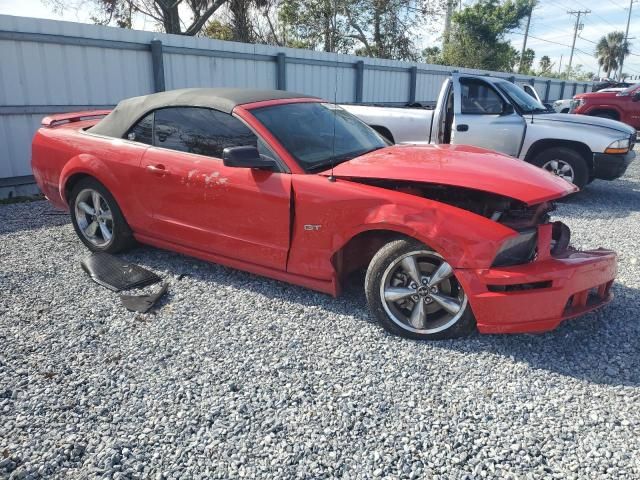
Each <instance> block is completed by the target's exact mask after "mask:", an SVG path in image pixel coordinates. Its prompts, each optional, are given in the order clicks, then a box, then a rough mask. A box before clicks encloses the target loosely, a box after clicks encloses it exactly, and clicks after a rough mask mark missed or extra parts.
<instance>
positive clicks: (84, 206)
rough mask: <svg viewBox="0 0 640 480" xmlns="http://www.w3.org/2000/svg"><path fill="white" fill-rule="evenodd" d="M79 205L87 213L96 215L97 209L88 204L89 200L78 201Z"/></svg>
mask: <svg viewBox="0 0 640 480" xmlns="http://www.w3.org/2000/svg"><path fill="white" fill-rule="evenodd" d="M78 207H80V210H82V211H83V212H84V213H86V214H87V215H95V214H96V211H95V210H94V209H93V208H91V207H90V206H89V205H88V204H87V202H79V203H78Z"/></svg>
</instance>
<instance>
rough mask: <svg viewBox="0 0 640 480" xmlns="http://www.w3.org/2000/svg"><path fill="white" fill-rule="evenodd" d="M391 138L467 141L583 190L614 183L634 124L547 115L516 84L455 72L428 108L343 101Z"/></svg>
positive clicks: (629, 156)
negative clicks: (598, 180)
mask: <svg viewBox="0 0 640 480" xmlns="http://www.w3.org/2000/svg"><path fill="white" fill-rule="evenodd" d="M342 107H343V108H344V109H346V110H347V111H349V112H351V113H353V114H354V115H356V116H357V117H359V118H360V119H362V120H363V121H365V122H366V123H367V124H369V125H370V126H372V127H373V128H375V129H376V130H377V131H378V132H380V133H381V134H382V135H384V136H385V137H387V138H388V139H389V140H391V141H392V142H395V143H435V144H442V143H444V144H447V143H450V144H467V145H475V146H478V147H484V148H487V149H491V150H496V151H499V152H503V153H505V154H508V155H511V156H513V157H518V158H520V159H522V160H525V161H527V162H530V163H532V164H534V165H538V166H540V167H542V168H544V169H546V170H548V171H549V172H552V173H554V174H556V175H559V176H560V177H562V178H564V179H565V180H568V181H570V182H572V183H574V184H575V185H577V186H578V187H580V188H582V187H584V186H585V185H586V184H587V183H589V182H590V181H592V180H593V179H594V178H601V179H605V180H613V179H615V178H618V177H620V176H621V175H623V174H624V172H625V171H626V169H627V167H628V165H629V163H631V161H632V160H633V158H635V153H634V152H633V146H634V144H635V141H636V131H635V129H634V128H632V127H630V126H628V125H626V124H624V123H622V122H617V121H615V120H609V119H606V118H598V117H590V116H584V115H563V114H557V113H553V112H550V111H549V110H548V109H547V108H545V107H544V106H543V105H542V104H541V103H540V102H539V101H538V100H536V99H535V98H533V97H532V96H531V95H529V94H528V93H526V92H525V91H524V90H523V89H522V88H521V87H519V86H518V85H515V84H513V83H511V82H509V81H507V80H503V79H500V78H496V77H481V76H475V75H467V74H461V73H454V74H452V76H451V77H450V78H448V79H447V80H445V82H444V84H443V85H442V89H441V90H440V95H439V96H438V102H437V104H436V106H435V108H434V109H433V110H427V109H424V108H394V107H391V108H390V107H372V106H361V105H342Z"/></svg>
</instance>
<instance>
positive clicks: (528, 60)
mask: <svg viewBox="0 0 640 480" xmlns="http://www.w3.org/2000/svg"><path fill="white" fill-rule="evenodd" d="M523 57H524V58H523V59H522V63H521V62H520V54H518V55H517V57H516V64H517V65H519V66H520V69H519V71H518V73H522V74H524V75H529V74H531V73H532V71H533V70H532V68H533V61H534V60H535V58H536V52H535V51H534V50H532V49H531V48H527V49H526V50H525V51H524V56H523Z"/></svg>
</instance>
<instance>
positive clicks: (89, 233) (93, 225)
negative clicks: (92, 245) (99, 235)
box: [84, 220, 98, 237]
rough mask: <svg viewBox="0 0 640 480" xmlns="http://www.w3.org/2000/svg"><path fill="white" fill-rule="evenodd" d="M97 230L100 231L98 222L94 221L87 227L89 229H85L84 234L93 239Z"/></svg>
mask: <svg viewBox="0 0 640 480" xmlns="http://www.w3.org/2000/svg"><path fill="white" fill-rule="evenodd" d="M97 230H98V222H97V221H96V220H94V221H93V222H91V223H90V224H89V225H87V228H85V229H84V233H86V234H87V236H89V237H93V236H95V234H96V231H97Z"/></svg>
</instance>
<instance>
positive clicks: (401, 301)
mask: <svg viewBox="0 0 640 480" xmlns="http://www.w3.org/2000/svg"><path fill="white" fill-rule="evenodd" d="M416 277H419V278H416ZM365 293H366V297H367V303H368V306H369V311H370V312H371V315H372V316H373V317H374V318H375V319H377V320H378V322H379V323H380V325H382V327H384V328H385V329H386V330H387V331H388V332H390V333H393V334H395V335H400V336H402V337H406V338H413V339H417V340H436V339H444V338H455V337H460V336H463V335H467V334H469V333H470V332H472V331H473V330H474V329H475V325H476V321H475V317H474V316H473V312H472V311H471V306H470V305H469V301H468V298H467V295H466V293H465V292H464V290H463V288H462V286H461V285H460V283H459V282H458V280H457V279H456V277H455V275H454V273H453V270H452V269H451V267H450V266H449V264H448V263H446V262H445V261H444V259H443V258H442V257H441V256H440V255H438V254H437V253H436V252H434V251H433V250H431V249H430V248H429V247H427V246H426V245H424V244H422V243H420V242H418V241H417V240H413V239H400V240H394V241H391V242H389V243H387V244H386V245H384V246H383V247H382V248H381V249H380V250H378V252H377V253H376V254H375V255H374V257H373V259H372V260H371V263H370V264H369V268H368V269H367V275H366V278H365Z"/></svg>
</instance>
